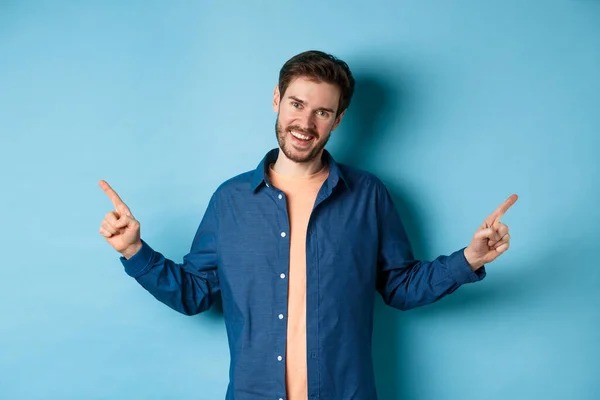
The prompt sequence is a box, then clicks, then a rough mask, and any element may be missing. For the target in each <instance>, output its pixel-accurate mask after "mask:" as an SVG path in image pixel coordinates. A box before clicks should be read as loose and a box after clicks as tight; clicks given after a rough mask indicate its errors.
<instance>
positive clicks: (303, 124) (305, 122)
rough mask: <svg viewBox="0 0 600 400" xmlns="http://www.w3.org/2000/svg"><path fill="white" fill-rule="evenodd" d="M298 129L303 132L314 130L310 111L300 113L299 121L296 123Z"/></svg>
mask: <svg viewBox="0 0 600 400" xmlns="http://www.w3.org/2000/svg"><path fill="white" fill-rule="evenodd" d="M298 122H299V125H300V128H302V129H304V130H314V129H315V128H316V126H317V125H316V123H315V122H316V120H315V115H314V113H313V112H312V111H310V110H308V111H306V112H304V113H302V116H301V117H300V120H299V121H298Z"/></svg>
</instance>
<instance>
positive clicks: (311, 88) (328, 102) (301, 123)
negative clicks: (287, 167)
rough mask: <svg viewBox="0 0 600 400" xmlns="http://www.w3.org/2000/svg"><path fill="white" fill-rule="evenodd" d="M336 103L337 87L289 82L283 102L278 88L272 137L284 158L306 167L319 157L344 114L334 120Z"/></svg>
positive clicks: (274, 101) (305, 80) (316, 83)
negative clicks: (304, 164)
mask: <svg viewBox="0 0 600 400" xmlns="http://www.w3.org/2000/svg"><path fill="white" fill-rule="evenodd" d="M339 100H340V89H339V88H338V87H337V86H336V85H332V84H329V83H325V82H316V81H312V80H309V79H307V78H303V77H299V78H296V79H294V80H293V81H292V82H290V84H289V85H288V87H287V89H286V91H285V93H284V94H283V97H282V98H280V93H279V88H278V87H277V88H275V93H274V96H273V110H275V112H276V113H277V121H276V123H275V133H276V135H277V141H278V142H279V147H280V148H281V150H282V151H283V154H284V155H285V156H286V157H287V158H289V159H290V160H292V161H294V162H298V163H305V162H309V161H311V160H313V159H314V158H315V157H317V156H320V155H321V152H322V150H323V148H324V147H325V144H326V143H327V141H328V140H329V136H330V134H331V132H332V131H333V130H334V129H335V128H337V126H338V125H339V123H340V121H341V120H342V116H343V114H341V115H340V116H339V117H337V118H336V113H337V110H338V107H339Z"/></svg>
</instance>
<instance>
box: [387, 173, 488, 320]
mask: <svg viewBox="0 0 600 400" xmlns="http://www.w3.org/2000/svg"><path fill="white" fill-rule="evenodd" d="M377 218H378V226H379V254H378V271H377V273H378V277H377V291H378V292H379V293H380V294H381V296H382V298H383V300H384V301H385V303H386V304H388V305H389V306H392V307H394V308H398V309H400V310H409V309H412V308H415V307H419V306H423V305H426V304H431V303H433V302H435V301H437V300H439V299H441V298H442V297H444V296H446V295H448V294H450V293H452V292H454V291H455V290H456V289H458V288H459V287H460V286H461V285H463V284H466V283H471V282H477V281H480V280H482V279H483V278H484V277H485V275H486V271H485V267H481V268H479V269H478V270H477V271H473V270H472V269H471V267H470V266H469V263H468V262H467V260H466V258H465V256H464V247H463V248H462V249H460V250H457V251H455V252H454V253H452V254H450V255H441V256H439V257H437V258H436V259H435V260H433V261H425V260H415V259H414V256H413V251H412V247H411V244H410V242H409V239H408V237H407V235H406V232H405V229H404V226H403V224H402V222H401V220H400V217H399V215H398V212H397V210H396V208H395V206H394V203H393V201H392V198H391V196H390V194H389V192H388V190H387V188H386V187H385V186H384V185H383V183H380V184H379V185H378V187H377Z"/></svg>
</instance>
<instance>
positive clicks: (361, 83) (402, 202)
mask: <svg viewBox="0 0 600 400" xmlns="http://www.w3.org/2000/svg"><path fill="white" fill-rule="evenodd" d="M377 65H380V64H377ZM387 70H388V71H390V70H394V71H395V70H398V68H393V69H387ZM399 74H401V73H399ZM355 78H356V91H355V97H354V98H353V101H352V105H351V108H350V109H349V111H348V113H347V115H346V117H345V120H344V121H343V122H342V125H345V127H346V129H345V130H344V132H343V143H342V144H341V147H340V148H342V151H341V153H338V152H336V154H334V155H335V156H336V159H337V160H339V161H340V162H343V163H346V164H350V165H354V166H356V167H358V168H363V169H368V168H367V167H366V166H367V164H368V161H369V160H372V159H375V157H377V151H378V149H381V148H384V146H386V140H387V139H388V138H389V137H390V135H403V136H405V137H406V136H408V135H410V134H411V133H410V132H402V131H401V130H400V131H398V132H396V131H395V132H390V131H389V129H385V126H386V124H387V119H388V118H391V117H393V118H394V120H395V122H396V123H395V124H394V125H395V126H403V125H404V124H403V121H406V119H408V118H409V117H412V116H413V115H414V112H415V103H416V102H415V97H414V93H413V91H414V90H413V88H412V87H409V86H406V87H397V86H394V84H395V83H396V82H402V79H401V76H393V77H390V76H382V75H381V73H377V72H376V71H375V70H373V72H372V73H369V70H368V69H363V70H362V71H361V73H360V74H356V75H355ZM390 78H393V79H390ZM400 86H402V84H400ZM421 114H423V115H426V114H427V113H426V112H422V113H421ZM401 139H402V138H401ZM393 142H394V143H395V144H397V143H398V142H399V141H398V140H394V141H393ZM397 151H398V157H397V159H398V160H401V159H402V155H403V154H407V153H408V152H409V151H410V149H408V148H401V146H399V148H398V149H397ZM394 173H395V171H393V170H392V171H386V172H384V173H383V175H386V176H382V175H381V174H379V178H380V179H382V181H384V182H385V184H386V186H387V187H388V190H389V192H390V193H391V195H392V197H393V199H394V202H395V204H396V207H397V209H398V212H399V214H400V216H401V219H402V222H403V224H404V226H405V229H406V231H407V234H408V237H409V239H410V241H411V244H412V248H413V252H414V255H415V257H416V258H417V259H423V257H424V255H425V254H426V253H427V254H431V253H435V251H433V252H432V251H429V249H428V245H427V243H426V241H425V238H424V235H423V233H422V232H421V231H420V229H419V226H420V224H421V221H422V220H423V218H422V214H421V213H422V212H426V210H421V209H420V207H419V206H418V204H416V203H414V202H412V200H411V199H414V198H417V197H419V196H416V193H411V192H410V191H408V190H407V189H405V188H403V187H401V181H400V180H399V179H398V177H397V176H394ZM521 203H523V202H522V201H521ZM490 211H492V210H490ZM483 218H485V215H482V216H481V219H482V221H483ZM476 228H477V226H473V230H475V229H476ZM473 232H474V231H473ZM464 240H465V246H466V245H467V244H468V243H469V241H470V240H471V237H466V238H465V239H464ZM456 250H458V249H456ZM552 253H553V254H546V255H544V256H542V257H540V258H539V259H534V260H530V262H527V268H525V267H524V268H523V270H522V271H521V272H519V274H518V276H517V275H515V274H506V273H505V274H498V275H496V276H494V278H493V281H490V280H489V279H488V280H487V281H486V280H484V282H485V287H482V286H472V287H469V290H461V289H459V290H458V291H456V292H455V293H453V294H451V295H449V296H447V297H445V298H444V299H442V300H441V301H439V302H437V303H435V304H432V305H429V306H425V307H420V308H418V309H415V310H413V311H410V312H401V311H399V310H396V309H393V308H392V307H389V306H387V305H385V303H384V302H383V301H382V300H381V297H380V296H379V294H377V295H376V296H377V297H378V298H377V301H376V302H375V304H376V306H375V317H374V318H375V320H374V331H373V349H372V353H373V361H374V368H375V376H376V381H377V392H378V396H379V398H381V399H415V398H419V395H418V391H416V388H414V387H411V386H412V383H411V382H410V377H411V376H414V368H415V366H416V365H418V364H420V363H418V362H417V361H418V360H414V358H413V359H411V358H410V357H411V356H412V357H414V353H413V352H412V351H410V349H411V343H409V342H408V336H407V334H406V332H405V331H404V332H403V328H402V327H403V326H406V325H407V324H410V321H411V320H416V319H419V318H426V319H435V318H437V317H438V316H441V315H444V314H447V313H449V312H452V313H465V312H466V313H470V312H475V311H477V310H481V309H482V308H485V309H490V310H492V309H497V308H499V307H500V308H505V307H509V308H517V309H518V308H519V307H520V306H522V304H523V301H526V300H525V299H527V298H531V296H532V282H535V293H536V295H537V296H542V297H544V296H547V295H548V292H552V291H554V290H556V287H560V285H561V281H563V280H566V279H568V275H567V274H568V270H567V269H565V268H564V265H563V263H561V262H558V260H559V259H561V258H560V253H563V257H564V253H565V251H564V249H556V250H555V251H554V252H552ZM572 253H573V252H572ZM435 254H436V256H437V255H438V254H437V253H435ZM573 255H574V253H573ZM532 257H535V255H532ZM494 267H495V266H494V265H491V266H487V271H488V274H490V273H492V274H493V273H494V271H493V269H494ZM488 278H489V277H488ZM482 283H483V282H482ZM403 355H406V356H403ZM409 372H411V373H409Z"/></svg>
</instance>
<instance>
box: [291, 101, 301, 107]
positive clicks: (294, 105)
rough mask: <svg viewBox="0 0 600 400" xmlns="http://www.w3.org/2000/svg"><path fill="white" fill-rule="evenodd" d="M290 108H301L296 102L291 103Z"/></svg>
mask: <svg viewBox="0 0 600 400" xmlns="http://www.w3.org/2000/svg"><path fill="white" fill-rule="evenodd" d="M292 107H294V108H301V107H302V105H301V104H300V103H298V102H297V101H292Z"/></svg>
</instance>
